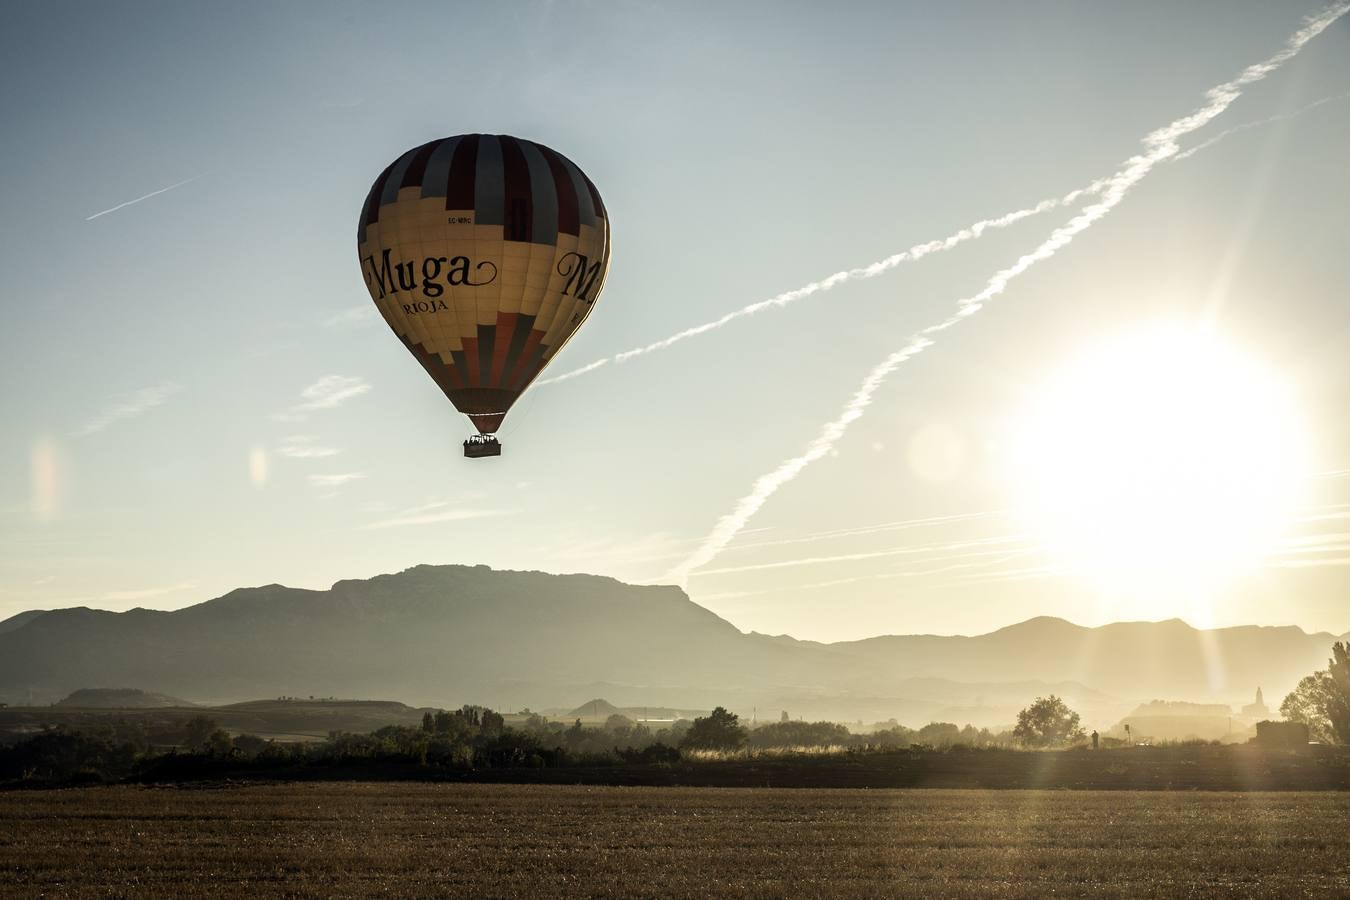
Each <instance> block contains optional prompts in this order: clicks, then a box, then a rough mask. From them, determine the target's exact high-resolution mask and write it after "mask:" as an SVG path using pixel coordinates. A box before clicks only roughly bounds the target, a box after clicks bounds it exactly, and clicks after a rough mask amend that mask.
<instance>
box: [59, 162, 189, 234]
mask: <svg viewBox="0 0 1350 900" xmlns="http://www.w3.org/2000/svg"><path fill="white" fill-rule="evenodd" d="M205 174H206V173H205V172H203V173H201V175H193V176H192V177H191V178H188V179H186V180H184V181H180V182H178V183H177V184H171V185H169V186H168V187H165V188H160V189H159V190H157V191H151V192H150V193H148V194H146V195H145V196H143V197H137V198H136V199H135V200H128V201H127V202H126V203H119V204H117V205H116V206H114V207H111V208H109V209H105V210H103V212H96V213H94V214H93V215H92V216H89V217H88V218H86V219H85V221H86V222H92V221H94V220H95V219H97V218H98V217H99V216H106V215H107V214H108V213H114V212H117V211H118V210H119V209H126V208H127V207H128V206H134V205H136V204H137V203H140V202H141V201H142V200H149V199H150V198H151V197H158V196H159V195H160V194H166V193H168V192H169V191H171V190H173V189H174V188H180V187H182V186H183V185H185V184H191V183H192V182H194V181H196V180H197V179H198V178H201V177H202V175H205Z"/></svg>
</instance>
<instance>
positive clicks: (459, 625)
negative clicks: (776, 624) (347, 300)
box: [0, 565, 1336, 724]
mask: <svg viewBox="0 0 1350 900" xmlns="http://www.w3.org/2000/svg"><path fill="white" fill-rule="evenodd" d="M32 613H33V614H31V615H29V614H24V613H20V614H19V616H20V617H24V616H26V618H23V619H22V620H21V621H19V623H18V625H17V626H15V627H11V628H10V629H9V630H3V628H2V627H0V700H8V701H10V702H15V701H17V700H19V699H20V698H23V697H27V696H29V692H30V691H31V692H32V696H33V697H35V698H38V699H39V700H41V701H42V702H50V701H52V700H55V699H59V697H62V696H65V695H66V694H69V693H70V692H71V691H74V690H78V689H80V688H91V687H133V688H140V689H143V690H152V691H157V692H162V693H167V694H171V695H173V696H178V697H187V698H192V699H194V700H197V701H199V702H212V703H218V702H235V701H239V700H249V699H256V698H258V697H267V696H279V695H301V696H304V695H310V694H312V695H315V696H383V697H398V698H400V699H402V700H403V701H405V702H410V703H416V704H417V705H440V706H455V705H458V704H459V703H462V702H483V703H487V704H488V705H493V706H497V707H507V708H509V707H511V706H512V705H513V704H514V705H515V706H517V707H518V706H526V705H528V706H532V707H535V708H543V707H557V708H572V707H575V706H577V705H578V704H579V703H580V702H582V701H584V700H587V699H590V698H593V697H596V696H604V697H606V698H607V699H608V700H610V701H611V702H613V703H615V704H616V705H617V706H625V707H627V706H636V705H644V704H650V705H652V706H657V705H663V706H671V707H680V708H700V707H708V708H710V707H711V706H713V705H718V704H722V705H731V706H734V707H740V706H744V707H746V708H753V707H758V708H760V709H767V708H771V707H775V706H781V707H782V708H789V709H792V710H793V711H794V713H796V714H799V715H812V716H818V717H821V718H836V719H840V720H846V721H852V720H854V719H856V718H865V719H866V718H873V717H874V718H875V719H876V720H884V719H888V718H904V717H910V718H914V717H924V716H938V715H941V714H942V711H943V710H962V711H963V713H962V714H963V715H976V714H978V716H979V717H982V718H983V721H987V722H988V723H991V724H993V723H1006V722H1008V721H1010V720H1011V716H1012V714H1013V713H1015V711H1016V709H1018V708H1020V705H1024V704H1025V702H1026V701H1027V700H1029V699H1031V697H1029V696H1026V695H1027V694H1029V693H1033V692H1045V693H1048V692H1051V691H1056V692H1062V693H1064V694H1065V695H1066V696H1067V697H1068V698H1069V699H1071V700H1072V701H1074V702H1076V703H1078V704H1079V706H1080V708H1082V709H1084V711H1085V715H1086V714H1088V713H1089V712H1094V711H1095V712H1098V713H1100V715H1102V716H1108V715H1111V714H1112V712H1113V711H1114V710H1128V709H1130V708H1133V707H1134V706H1135V705H1136V704H1138V703H1140V702H1144V701H1146V700H1150V699H1154V698H1157V697H1166V698H1170V699H1189V700H1218V701H1222V702H1229V703H1234V702H1248V701H1249V700H1250V696H1251V693H1252V692H1254V690H1255V688H1256V687H1257V686H1258V685H1261V686H1264V687H1265V688H1266V690H1267V691H1268V692H1269V695H1270V696H1271V697H1272V698H1274V697H1276V696H1279V693H1278V692H1282V691H1284V690H1287V689H1289V688H1291V687H1292V686H1293V684H1294V683H1296V682H1297V680H1298V678H1300V677H1302V676H1303V675H1305V674H1307V673H1309V672H1311V671H1312V670H1313V669H1316V668H1321V667H1323V666H1325V664H1326V656H1328V655H1329V653H1330V644H1331V642H1332V641H1333V640H1335V639H1336V637H1335V636H1334V635H1330V634H1327V633H1325V632H1318V633H1313V634H1308V633H1307V632H1305V631H1303V630H1302V629H1301V628H1299V627H1298V626H1292V625H1290V626H1256V625H1243V626H1230V627H1228V628H1223V629H1213V630H1201V629H1196V628H1194V627H1193V626H1191V625H1189V624H1187V623H1185V622H1182V621H1180V620H1167V621H1164V622H1117V623H1108V624H1105V625H1100V626H1081V625H1077V624H1075V623H1073V622H1070V621H1068V620H1066V619H1062V618H1058V617H1053V616H1037V617H1033V618H1031V619H1028V620H1026V621H1024V622H1018V623H1013V624H1012V625H1008V626H1004V627H1002V628H999V629H996V630H994V631H991V632H987V633H985V634H981V635H878V636H875V637H869V638H863V639H859V640H854V641H840V642H833V643H822V642H817V641H805V640H800V639H797V638H793V637H791V636H787V635H777V636H772V635H764V634H759V633H756V632H742V631H740V630H739V629H738V628H736V626H735V625H734V624H732V623H731V622H729V621H727V620H726V619H724V618H722V617H721V616H718V615H717V614H716V613H714V612H713V611H711V610H708V609H706V608H705V607H702V606H700V605H698V604H697V603H694V602H693V601H692V600H690V599H689V598H688V597H687V596H686V595H685V594H684V592H683V591H682V590H680V589H679V588H677V587H673V586H663V585H641V586H639V585H628V584H624V583H623V582H620V581H618V580H616V579H613V578H609V577H607V576H594V575H584V574H572V575H552V574H549V573H544V572H537V571H495V570H492V569H489V568H488V567H486V566H427V565H422V566H414V567H412V568H409V569H406V570H404V571H402V572H398V573H386V574H381V575H376V576H374V577H373V578H370V579H344V580H341V581H338V582H335V583H334V584H333V586H332V587H331V588H329V589H328V590H326V591H319V590H312V589H307V588H289V587H285V586H284V585H279V584H270V585H262V586H258V587H247V588H236V589H234V590H232V591H230V592H228V593H226V594H223V595H221V596H220V597H216V598H212V599H210V600H207V601H204V602H202V603H198V604H194V605H192V606H188V607H183V608H182V609H178V610H171V611H159V610H148V609H140V608H138V609H134V610H128V611H126V612H121V613H116V612H108V611H105V610H95V609H90V608H88V607H75V608H69V609H62V610H48V611H32ZM16 618H18V617H11V618H10V619H7V620H5V622H4V623H0V626H3V625H4V624H6V623H10V622H13V621H14V620H15V619H16ZM1215 659H1217V660H1219V662H1220V666H1219V668H1218V669H1216V668H1215V665H1214V660H1215ZM971 710H975V711H976V713H971V712H970V711H971ZM977 724H981V722H977Z"/></svg>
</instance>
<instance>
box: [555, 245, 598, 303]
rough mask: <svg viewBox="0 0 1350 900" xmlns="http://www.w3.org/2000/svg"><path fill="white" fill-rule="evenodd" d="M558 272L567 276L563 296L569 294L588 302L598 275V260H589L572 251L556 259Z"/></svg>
mask: <svg viewBox="0 0 1350 900" xmlns="http://www.w3.org/2000/svg"><path fill="white" fill-rule="evenodd" d="M558 274H559V275H562V276H564V277H566V278H567V283H566V284H564V285H563V290H562V292H563V296H567V295H568V294H571V295H572V296H573V297H576V298H577V299H578V300H585V301H586V302H587V303H590V302H591V291H593V290H595V282H596V279H597V278H599V277H600V260H598V259H597V260H596V261H595V262H591V261H590V259H589V258H587V257H585V256H582V255H581V254H580V253H577V252H575V251H574V252H572V253H568V254H567V255H565V256H564V257H563V258H562V259H560V260H558Z"/></svg>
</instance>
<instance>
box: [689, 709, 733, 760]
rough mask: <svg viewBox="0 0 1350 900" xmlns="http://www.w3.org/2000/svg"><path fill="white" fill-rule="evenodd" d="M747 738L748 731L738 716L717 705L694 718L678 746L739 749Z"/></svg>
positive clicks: (705, 748) (699, 748)
mask: <svg viewBox="0 0 1350 900" xmlns="http://www.w3.org/2000/svg"><path fill="white" fill-rule="evenodd" d="M748 740H749V732H748V731H747V730H746V729H745V726H743V725H741V719H740V717H739V716H737V715H736V714H735V713H733V712H727V710H726V709H725V708H724V707H721V706H719V707H717V708H716V709H714V710H713V711H712V712H710V713H708V715H706V716H700V717H699V718H697V719H695V720H694V724H693V725H691V726H690V727H689V730H688V731H687V732H685V735H684V738H683V739H682V740H681V741H680V746H681V747H682V748H687V749H690V750H721V751H728V750H739V749H741V748H742V747H744V746H745V744H746V741H748Z"/></svg>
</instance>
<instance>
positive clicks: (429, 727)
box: [422, 712, 436, 734]
mask: <svg viewBox="0 0 1350 900" xmlns="http://www.w3.org/2000/svg"><path fill="white" fill-rule="evenodd" d="M422 730H423V731H425V732H426V733H427V734H431V733H433V732H435V730H436V717H435V716H433V715H432V714H431V713H430V712H424V713H422Z"/></svg>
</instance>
